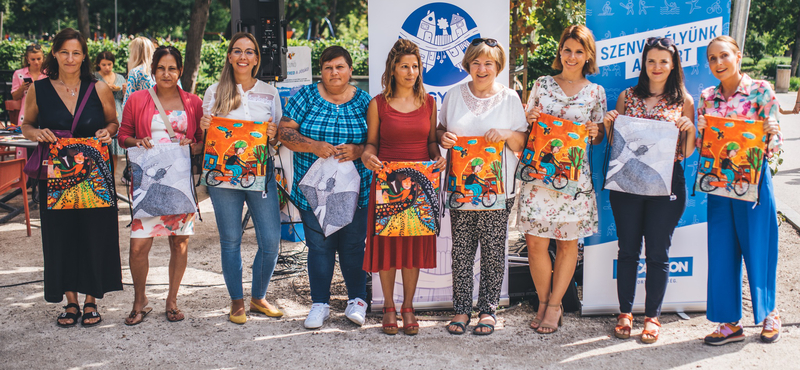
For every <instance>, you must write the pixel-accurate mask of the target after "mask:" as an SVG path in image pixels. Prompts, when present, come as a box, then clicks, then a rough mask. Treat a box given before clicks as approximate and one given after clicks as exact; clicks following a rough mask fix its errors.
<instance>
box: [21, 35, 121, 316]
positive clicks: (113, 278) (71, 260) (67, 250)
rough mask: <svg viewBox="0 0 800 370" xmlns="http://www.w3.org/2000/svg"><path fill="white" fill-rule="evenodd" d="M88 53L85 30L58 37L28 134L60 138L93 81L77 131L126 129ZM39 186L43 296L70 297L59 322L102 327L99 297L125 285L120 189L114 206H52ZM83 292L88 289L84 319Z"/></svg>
mask: <svg viewBox="0 0 800 370" xmlns="http://www.w3.org/2000/svg"><path fill="white" fill-rule="evenodd" d="M87 52H88V50H87V47H86V40H84V38H83V36H81V34H80V33H79V32H78V31H76V30H74V29H71V28H67V29H64V30H62V31H61V32H59V33H58V35H56V37H55V39H54V40H53V47H52V49H51V51H50V52H49V53H48V54H47V59H46V60H45V62H44V69H45V70H46V73H47V76H48V77H49V78H47V79H44V80H40V81H36V82H35V83H34V84H33V86H32V87H31V88H30V90H29V93H28V101H27V103H26V105H25V118H24V121H23V123H22V134H23V135H24V136H25V138H26V139H28V140H32V141H37V142H39V143H54V142H56V141H57V140H58V138H57V137H56V135H55V134H54V133H53V130H65V131H69V130H70V129H71V128H72V121H73V115H74V114H75V113H76V111H77V110H78V107H79V105H80V102H81V101H82V100H83V97H84V95H85V94H86V92H87V90H89V87H90V85H91V84H93V83H94V84H95V85H94V89H93V90H92V91H91V92H90V95H89V99H88V101H87V103H86V106H85V107H84V109H83V112H82V113H81V114H80V116H79V119H78V122H77V125H76V127H75V131H74V132H73V137H75V138H84V137H96V138H97V139H98V140H99V141H100V142H102V143H110V142H111V137H112V136H113V135H114V134H115V133H116V132H117V128H118V127H119V125H118V124H117V113H116V110H115V108H114V95H113V93H112V92H111V89H110V88H109V87H108V85H106V83H105V82H102V81H99V82H95V81H94V77H92V73H91V71H90V67H91V62H90V60H89V57H88V54H87ZM76 158H77V157H76ZM93 163H95V164H96V165H97V166H98V168H99V169H100V170H101V172H103V173H108V171H111V173H113V170H111V169H109V167H108V165H107V164H106V163H105V162H103V161H102V160H100V161H97V160H94V161H93ZM112 184H113V179H112ZM112 187H113V186H112ZM109 190H111V189H109ZM39 192H40V193H39V210H40V211H39V212H40V215H41V220H42V221H41V222H42V248H43V250H44V299H45V300H46V301H48V302H53V303H56V302H61V301H62V300H63V299H64V295H66V296H67V306H65V307H64V308H65V312H63V313H61V314H60V315H59V316H58V321H57V323H58V325H59V326H73V325H75V324H77V323H78V318H79V317H80V318H81V324H83V325H84V326H92V325H96V324H98V323H100V321H101V320H102V319H101V317H100V314H99V313H98V312H97V304H96V301H95V299H96V298H103V295H104V294H105V293H106V292H110V291H114V290H122V272H121V269H120V257H119V229H118V226H119V225H118V222H117V207H116V204H114V200H113V197H114V192H113V191H111V202H110V203H111V204H110V206H107V207H103V208H89V209H53V210H49V209H48V208H47V207H48V202H47V181H46V180H40V181H39ZM78 293H83V294H85V295H86V299H85V300H84V305H83V312H84V314H83V316H82V317H81V316H80V306H78Z"/></svg>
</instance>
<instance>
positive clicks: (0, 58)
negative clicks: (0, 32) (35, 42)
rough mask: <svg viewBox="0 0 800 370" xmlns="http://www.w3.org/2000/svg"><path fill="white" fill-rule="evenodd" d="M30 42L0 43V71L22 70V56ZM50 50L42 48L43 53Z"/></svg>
mask: <svg viewBox="0 0 800 370" xmlns="http://www.w3.org/2000/svg"><path fill="white" fill-rule="evenodd" d="M30 44H31V42H30V41H27V40H14V41H0V70H4V71H14V70H17V69H20V68H22V56H23V55H24V54H25V48H26V47H27V46H28V45H30ZM49 50H50V48H48V47H43V48H42V51H43V52H45V53H46V52H48V51H49Z"/></svg>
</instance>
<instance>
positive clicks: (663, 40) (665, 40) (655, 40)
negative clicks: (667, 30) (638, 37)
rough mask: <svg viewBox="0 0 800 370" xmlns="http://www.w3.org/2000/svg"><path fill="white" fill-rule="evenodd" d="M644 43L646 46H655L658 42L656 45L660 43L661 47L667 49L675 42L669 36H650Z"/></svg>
mask: <svg viewBox="0 0 800 370" xmlns="http://www.w3.org/2000/svg"><path fill="white" fill-rule="evenodd" d="M646 43H647V46H651V47H652V46H655V45H656V44H658V45H661V46H662V47H664V48H667V49H669V48H670V47H672V46H673V45H675V42H674V41H672V39H671V38H669V37H650V38H648V39H647V41H646Z"/></svg>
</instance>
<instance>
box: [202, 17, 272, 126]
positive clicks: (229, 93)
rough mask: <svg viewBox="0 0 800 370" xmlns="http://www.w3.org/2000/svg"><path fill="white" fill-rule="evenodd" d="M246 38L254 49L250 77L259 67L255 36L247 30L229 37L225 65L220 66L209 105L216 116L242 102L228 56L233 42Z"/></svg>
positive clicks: (258, 48)
mask: <svg viewBox="0 0 800 370" xmlns="http://www.w3.org/2000/svg"><path fill="white" fill-rule="evenodd" d="M243 38H246V39H248V40H250V41H251V42H252V43H253V45H255V51H256V60H257V62H256V65H255V67H253V70H252V71H251V72H250V76H251V77H255V76H256V73H258V69H259V68H261V48H260V47H259V46H258V41H256V38H255V36H253V35H252V34H250V33H247V32H238V33H236V34H235V35H233V37H232V38H231V41H230V42H229V43H228V53H227V55H226V56H225V66H223V67H222V72H220V74H219V83H218V84H217V92H216V94H215V96H214V106H213V107H211V112H212V113H214V114H215V115H218V116H225V115H227V114H228V113H230V111H232V110H234V109H236V108H239V105H240V104H241V103H242V97H241V95H239V91H237V90H236V78H235V77H234V75H233V66H232V65H231V61H230V59H228V57H230V55H231V52H232V51H233V44H235V43H236V41H239V40H240V39H243Z"/></svg>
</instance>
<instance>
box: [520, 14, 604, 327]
mask: <svg viewBox="0 0 800 370" xmlns="http://www.w3.org/2000/svg"><path fill="white" fill-rule="evenodd" d="M558 50H559V55H558V56H557V57H556V60H555V61H554V62H553V68H556V69H560V70H561V73H559V74H557V75H555V76H543V77H540V78H539V79H538V80H537V81H536V83H535V84H534V85H533V89H532V90H531V95H530V98H529V100H528V109H529V110H528V112H527V119H528V123H529V124H531V123H533V122H534V121H535V120H537V119H538V118H539V114H540V113H542V112H544V113H546V114H551V115H554V116H556V117H559V118H563V119H566V120H570V121H577V122H583V123H586V129H587V130H588V132H589V136H590V137H592V138H593V142H594V143H599V142H600V141H602V139H603V131H602V130H600V126H599V125H598V124H597V123H599V122H602V121H603V116H605V114H606V93H605V90H604V89H603V87H602V86H600V85H598V84H594V83H591V82H589V80H587V79H586V77H585V76H586V75H587V74H592V73H596V72H597V59H596V57H595V45H594V37H592V34H591V31H589V29H588V28H586V27H585V26H569V27H567V29H565V30H564V32H563V33H562V34H561V40H560V41H559V45H558ZM588 168H589V165H588V162H587V160H586V158H584V160H583V166H582V174H581V177H580V180H579V183H578V190H579V191H580V194H578V196H577V197H573V196H570V195H565V194H562V193H559V192H556V191H553V190H549V189H547V188H544V187H538V186H536V185H535V183H523V185H522V187H521V188H520V198H519V222H518V227H519V230H520V232H522V233H524V234H525V240H526V242H527V244H528V262H529V264H530V268H531V276H532V278H533V282H534V285H536V291H537V294H538V296H539V310H538V312H537V314H536V318H534V319H533V321H532V322H531V325H530V326H531V328H533V329H536V331H537V332H539V333H541V334H550V333H553V332H555V331H556V330H557V328H558V325H560V323H561V316H562V309H561V298H563V296H564V293H565V292H566V291H567V287H568V286H569V282H570V280H571V279H572V275H573V273H574V272H575V265H576V263H577V260H578V238H581V237H588V236H590V235H592V234H593V233H596V232H597V202H596V201H595V193H594V191H592V184H591V181H592V180H591V179H592V177H591V174H590V173H589V171H588ZM550 239H556V240H557V245H558V252H557V253H556V262H555V267H554V268H552V266H551V262H550V254H549V252H548V247H549V245H550ZM551 269H552V270H551ZM551 271H552V273H551ZM551 286H552V289H551Z"/></svg>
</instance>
